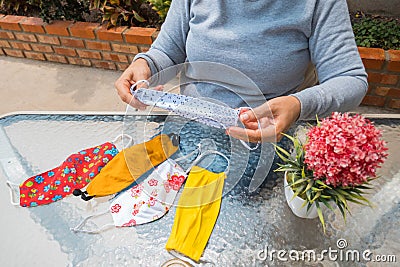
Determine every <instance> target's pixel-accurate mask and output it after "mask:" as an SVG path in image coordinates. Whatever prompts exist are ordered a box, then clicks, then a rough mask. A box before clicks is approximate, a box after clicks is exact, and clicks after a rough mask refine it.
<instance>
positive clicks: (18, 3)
mask: <svg viewBox="0 0 400 267" xmlns="http://www.w3.org/2000/svg"><path fill="white" fill-rule="evenodd" d="M39 6H40V0H1V1H0V12H1V13H6V14H13V15H29V14H32V13H33V14H35V15H38V14H39V12H40V7H39Z"/></svg>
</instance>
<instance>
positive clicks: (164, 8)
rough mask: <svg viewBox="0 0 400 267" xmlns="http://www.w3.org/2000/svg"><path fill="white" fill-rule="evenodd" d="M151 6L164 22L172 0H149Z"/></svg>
mask: <svg viewBox="0 0 400 267" xmlns="http://www.w3.org/2000/svg"><path fill="white" fill-rule="evenodd" d="M149 2H150V3H151V6H152V7H153V9H154V10H155V11H157V14H158V15H159V16H160V22H161V23H162V22H164V20H165V17H166V16H167V13H168V10H169V8H170V6H171V1H169V0H167V1H166V0H149Z"/></svg>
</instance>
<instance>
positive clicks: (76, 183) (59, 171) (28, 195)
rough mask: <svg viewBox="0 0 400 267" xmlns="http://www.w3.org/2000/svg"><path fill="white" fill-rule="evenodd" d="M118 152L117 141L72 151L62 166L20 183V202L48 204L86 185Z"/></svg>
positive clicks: (28, 204)
mask: <svg viewBox="0 0 400 267" xmlns="http://www.w3.org/2000/svg"><path fill="white" fill-rule="evenodd" d="M117 153H118V150H117V148H116V147H115V146H114V144H112V143H109V142H107V143H104V144H102V145H99V146H96V147H92V148H88V149H85V150H82V151H80V152H78V153H76V154H72V155H71V156H69V157H68V158H67V159H66V160H65V161H64V162H63V163H62V164H61V165H60V166H59V167H56V168H54V169H52V170H49V171H46V172H43V173H41V174H38V175H35V176H32V177H30V178H29V179H27V180H26V181H25V182H23V183H21V185H20V186H19V191H20V201H19V202H20V203H19V204H20V206H22V207H35V206H39V205H44V204H49V203H52V202H55V201H57V200H60V199H62V198H64V197H65V196H68V195H70V194H71V193H72V192H73V191H74V189H80V188H83V187H85V186H86V185H87V184H88V183H89V182H90V181H91V180H92V179H93V178H94V177H95V176H96V175H97V174H98V173H99V172H100V170H101V169H102V168H103V167H104V166H105V165H106V164H107V163H108V162H109V161H110V160H111V159H112V158H113V157H114V156H115V155H116V154H117ZM8 184H9V186H10V190H11V183H8ZM10 192H12V191H10Z"/></svg>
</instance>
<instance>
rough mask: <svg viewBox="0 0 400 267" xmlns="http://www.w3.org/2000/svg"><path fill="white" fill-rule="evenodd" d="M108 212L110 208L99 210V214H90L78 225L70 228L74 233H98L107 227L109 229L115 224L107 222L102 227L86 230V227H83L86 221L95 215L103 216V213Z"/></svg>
mask: <svg viewBox="0 0 400 267" xmlns="http://www.w3.org/2000/svg"><path fill="white" fill-rule="evenodd" d="M107 213H108V209H107V210H105V211H103V212H99V213H97V214H92V215H89V216H87V217H86V218H84V219H83V220H82V221H81V222H80V223H79V224H78V225H77V226H75V227H74V228H70V230H71V231H72V232H74V233H87V234H98V233H100V232H102V231H104V230H106V229H109V228H110V229H111V227H110V226H114V224H112V223H108V224H105V225H103V226H101V227H98V228H97V229H96V230H85V229H82V228H83V226H85V224H86V222H87V221H88V220H89V219H91V218H95V217H99V216H102V215H104V214H107Z"/></svg>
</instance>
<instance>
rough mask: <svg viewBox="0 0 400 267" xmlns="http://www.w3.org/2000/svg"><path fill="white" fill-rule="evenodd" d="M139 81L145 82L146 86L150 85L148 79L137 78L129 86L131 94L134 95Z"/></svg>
mask: <svg viewBox="0 0 400 267" xmlns="http://www.w3.org/2000/svg"><path fill="white" fill-rule="evenodd" d="M141 83H144V84H146V86H147V87H150V83H149V81H148V80H139V81H137V82H135V83H134V84H132V86H131V88H129V90H130V91H131V94H132V95H133V96H135V95H136V87H137V86H138V85H139V84H141Z"/></svg>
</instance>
